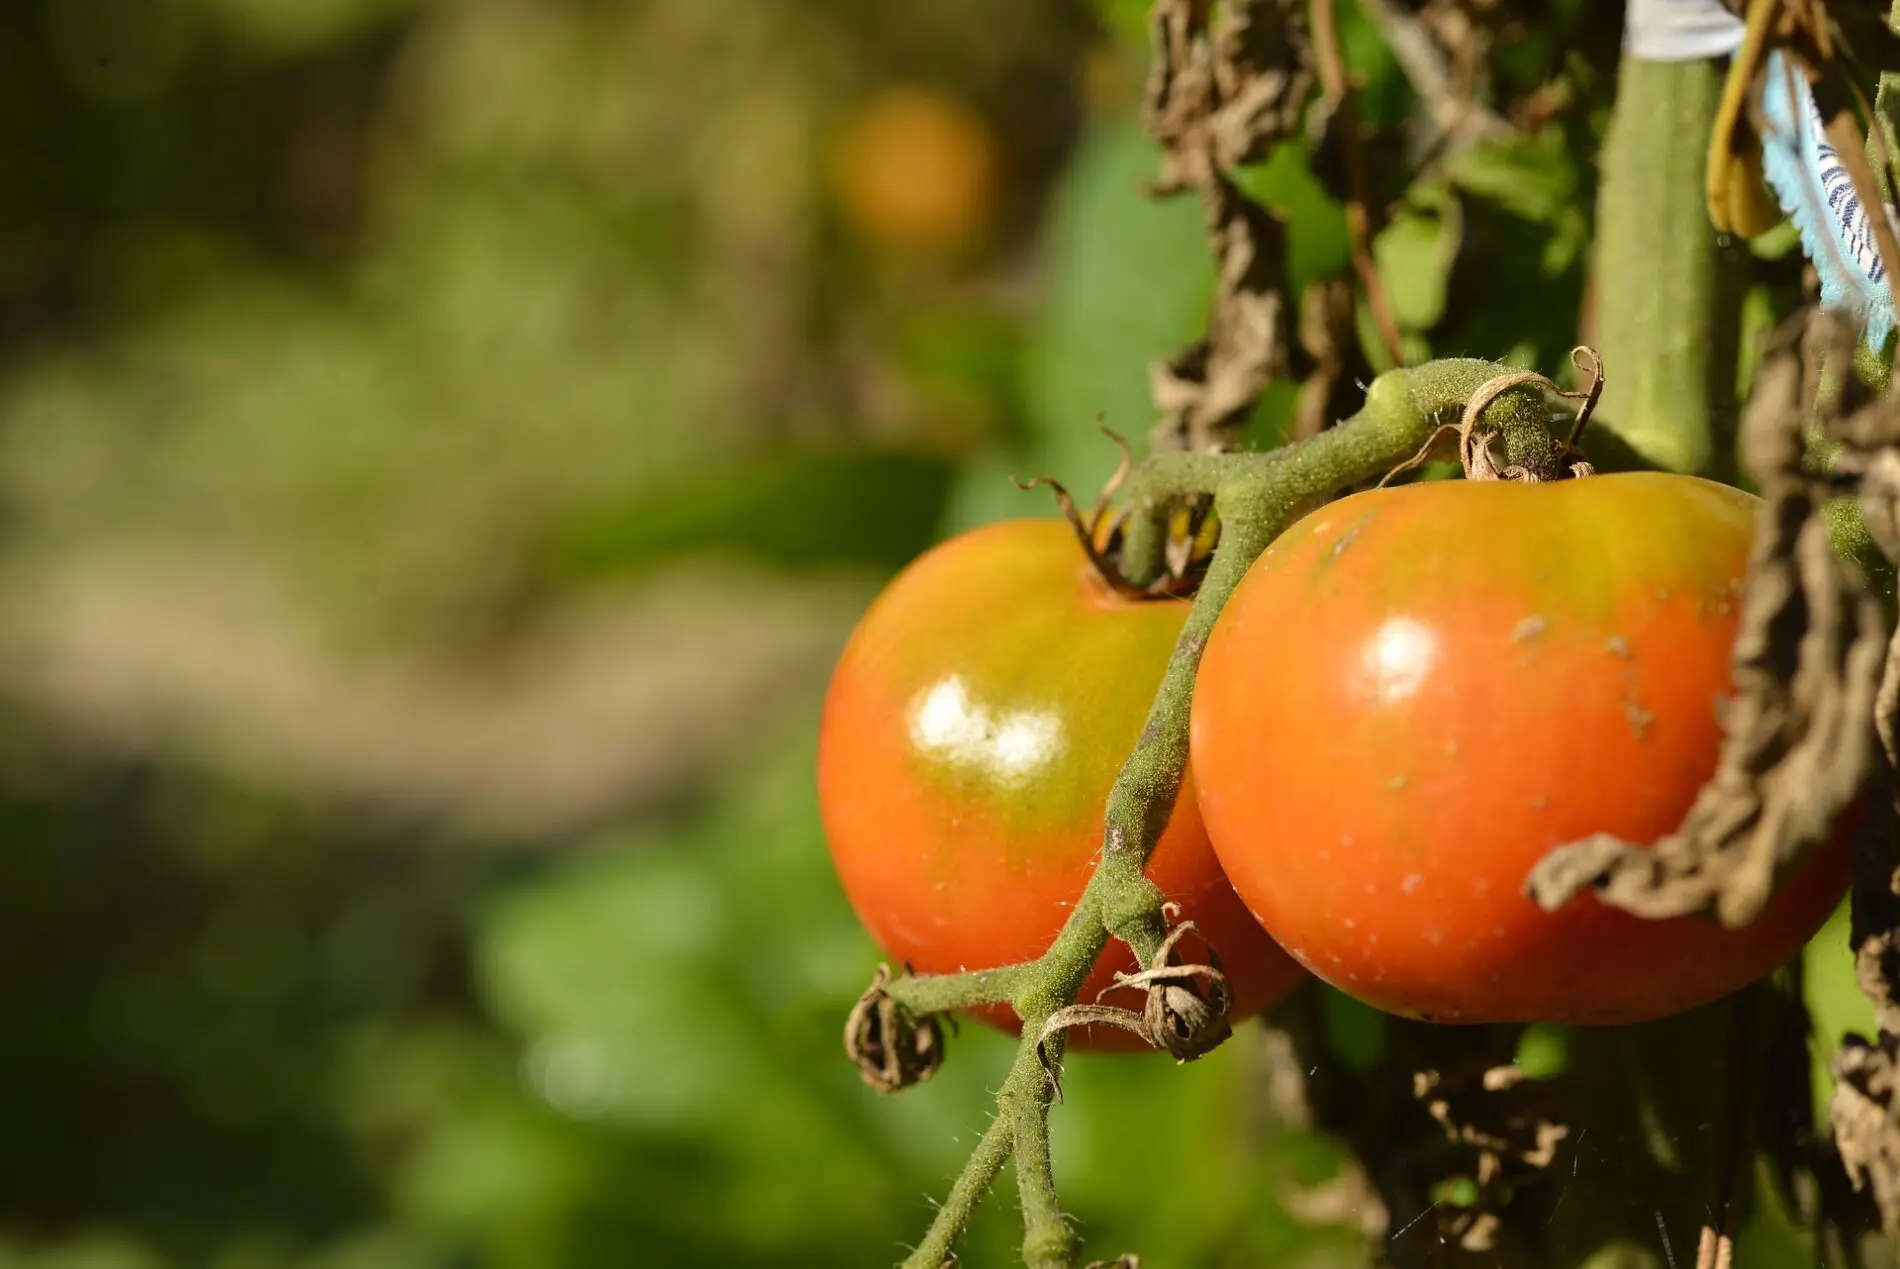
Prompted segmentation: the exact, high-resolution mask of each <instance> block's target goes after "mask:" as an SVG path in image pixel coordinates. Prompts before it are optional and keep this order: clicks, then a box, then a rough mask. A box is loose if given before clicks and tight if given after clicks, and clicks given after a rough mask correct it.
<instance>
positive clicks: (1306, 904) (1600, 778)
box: [1191, 473, 1849, 1023]
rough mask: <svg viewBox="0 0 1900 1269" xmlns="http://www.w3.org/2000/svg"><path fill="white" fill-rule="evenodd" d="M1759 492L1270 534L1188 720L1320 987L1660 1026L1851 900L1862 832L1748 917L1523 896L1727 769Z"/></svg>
mask: <svg viewBox="0 0 1900 1269" xmlns="http://www.w3.org/2000/svg"><path fill="white" fill-rule="evenodd" d="M1754 506H1755V500H1754V499H1753V498H1752V497H1750V496H1749V495H1747V494H1744V493H1740V492H1737V491H1736V490H1733V489H1730V488H1727V487H1725V486H1720V485H1715V484H1712V483H1709V482H1707V481H1703V480H1698V479H1694V478H1691V477H1683V476H1673V475H1665V474H1658V473H1635V474H1628V475H1611V476H1596V477H1590V478H1586V479H1582V480H1569V481H1563V482H1560V483H1556V484H1548V485H1535V484H1518V483H1513V482H1473V481H1455V482H1433V483H1425V484H1418V485H1411V486H1406V487H1400V488H1393V489H1382V490H1375V491H1372V492H1368V493H1361V494H1358V495H1355V496H1352V497H1349V498H1345V499H1342V500H1340V501H1338V502H1335V503H1333V504H1331V505H1329V506H1326V507H1323V508H1321V509H1320V510H1319V511H1317V512H1314V513H1313V514H1311V515H1309V516H1308V517H1307V518H1305V519H1304V520H1303V521H1301V522H1300V523H1298V524H1297V525H1295V526H1294V527H1293V528H1292V529H1290V530H1289V531H1288V532H1287V533H1286V534H1285V535H1283V536H1282V537H1281V538H1279V539H1278V540H1277V541H1275V542H1274V543H1273V544H1272V545H1271V546H1270V547H1269V548H1268V549H1267V550H1266V552H1265V553H1264V554H1263V555H1262V556H1261V557H1260V558H1259V560H1258V561H1256V562H1255V564H1254V565H1253V567H1252V569H1251V570H1250V571H1249V573H1248V575H1247V576H1246V578H1245V579H1244V580H1243V581H1242V582H1241V584H1240V586H1239V588H1238V589H1237V590H1236V591H1235V593H1234V596H1233V598H1232V599H1231V600H1230V601H1229V603H1228V605H1227V607H1226V609H1225V610H1224V611H1223V613H1222V615H1221V618H1220V620H1219V622H1218V623H1216V625H1215V627H1214V633H1213V635H1212V638H1211V640H1210V642H1209V644H1208V648H1207V652H1206V656H1205V659H1204V660H1203V662H1202V666H1201V673H1200V677H1199V681H1198V684H1197V688H1196V692H1195V699H1194V706H1193V721H1192V750H1191V752H1192V761H1193V764H1194V768H1195V771H1196V774H1197V787H1198V789H1199V796H1200V803H1201V811H1202V814H1203V816H1204V817H1205V819H1206V823H1207V826H1208V830H1209V832H1210V834H1211V836H1212V839H1213V841H1214V844H1215V847H1216V850H1217V851H1218V853H1219V856H1220V859H1221V861H1222V863H1223V864H1224V865H1225V867H1226V870H1227V873H1228V875H1229V876H1230V877H1231V878H1232V879H1233V884H1234V886H1235V887H1236V888H1237V889H1238V890H1239V892H1240V894H1241V895H1242V897H1243V898H1245V900H1246V901H1247V904H1248V906H1249V907H1250V908H1251V909H1252V910H1253V912H1254V913H1255V915H1256V916H1257V917H1258V918H1259V919H1260V921H1261V922H1262V923H1263V924H1264V925H1265V926H1266V928H1267V929H1268V930H1269V931H1271V932H1272V933H1273V934H1274V935H1275V937H1276V938H1278V939H1279V940H1280V942H1281V943H1282V944H1283V945H1284V946H1285V947H1286V948H1287V949H1288V950H1289V951H1290V952H1291V953H1292V954H1293V955H1294V956H1295V957H1296V958H1297V959H1298V960H1299V961H1300V962H1301V963H1303V964H1304V965H1305V966H1306V967H1307V968H1308V969H1310V970H1311V971H1313V972H1314V973H1315V974H1317V975H1318V976H1319V977H1321V978H1323V979H1325V980H1327V981H1328V982H1331V983H1333V984H1335V985H1336V986H1338V987H1340V988H1342V989H1343V990H1345V991H1347V992H1349V993H1350V994H1352V995H1354V996H1357V997H1359V998H1360V999H1362V1000H1364V1001H1366V1002H1368V1003H1370V1004H1373V1005H1376V1006H1378V1007H1380V1008H1383V1009H1386V1010H1389V1011H1391V1012H1394V1013H1400V1014H1406V1015H1410V1016H1415V1017H1421V1018H1430V1019H1439V1020H1447V1021H1516V1020H1543V1021H1558V1022H1589V1023H1609V1022H1631V1021H1637V1020H1642V1019H1648V1018H1654V1017H1659V1016H1662V1015H1666V1014H1669V1013H1673V1012H1676V1011H1678V1010H1681V1009H1684V1008H1687V1007H1690V1006H1692V1005H1696V1004H1699V1003H1703V1002H1706V1001H1709V1000H1712V999H1714V998H1716V997H1718V996H1721V995H1724V994H1726V993H1727V992H1730V991H1732V990H1735V989H1737V988H1739V987H1741V986H1743V985H1745V984H1746V983H1748V982H1750V981H1752V980H1754V979H1755V978H1757V977H1760V976H1761V975H1763V974H1765V973H1767V972H1769V971H1770V970H1772V969H1774V968H1775V967H1776V966H1777V965H1779V964H1780V963H1781V962H1782V961H1784V960H1785V959H1786V958H1787V957H1789V956H1790V955H1792V954H1793V953H1794V952H1795V951H1796V950H1797V949H1799V948H1800V947H1801V946H1802V944H1803V943H1804V942H1805V941H1806V940H1807V939H1808V938H1809V937H1810V936H1811V935H1812V934H1813V933H1814V932H1815V930H1816V929H1818V928H1819V926H1820V925H1821V923H1822V921H1823V920H1825V918H1826V917H1827V915H1828V913H1829V912H1830V911H1831V910H1832V909H1833V907H1834V905H1835V904H1836V902H1837V901H1838V900H1839V899H1840V897H1841V895H1842V893H1843V892H1844V891H1845V890H1846V888H1847V884H1848V863H1849V860H1848V853H1849V852H1848V848H1847V845H1846V842H1845V837H1846V834H1844V833H1837V835H1836V840H1835V841H1834V842H1833V844H1831V845H1830V846H1828V847H1825V848H1824V849H1822V850H1821V851H1819V852H1817V853H1816V854H1815V856H1814V857H1812V858H1811V859H1810V860H1809V861H1807V862H1806V863H1804V864H1803V865H1801V866H1800V869H1799V871H1797V873H1796V874H1795V875H1794V876H1793V877H1791V878H1790V879H1789V880H1788V881H1787V883H1786V884H1784V885H1783V886H1782V888H1781V889H1780V890H1779V891H1778V892H1777V893H1776V894H1775V896H1774V898H1773V900H1772V901H1771V903H1770V905H1769V907H1768V908H1767V910H1766V911H1765V912H1764V913H1763V914H1762V915H1761V916H1760V917H1759V919H1757V920H1756V921H1755V922H1754V923H1753V924H1751V925H1749V926H1747V927H1745V928H1741V929H1736V930H1727V929H1723V928H1721V927H1720V926H1718V925H1717V924H1716V923H1715V922H1714V921H1713V920H1708V919H1702V918H1693V917H1683V918H1676V919H1670V920H1644V919H1640V918H1638V917H1635V916H1631V915H1628V914H1626V913H1623V912H1620V911H1616V910H1612V909H1610V908H1608V907H1606V906H1603V905H1601V904H1599V903H1598V902H1597V901H1596V900H1595V899H1594V898H1592V897H1589V896H1584V897H1580V898H1577V899H1574V900H1572V901H1571V902H1570V903H1568V904H1567V905H1565V906H1564V907H1562V908H1561V909H1559V910H1558V911H1556V912H1554V913H1547V912H1545V911H1543V910H1542V909H1540V908H1539V907H1538V906H1537V905H1536V904H1535V903H1533V902H1532V901H1531V900H1530V899H1529V898H1527V897H1526V896H1525V895H1524V894H1523V892H1522V886H1523V882H1524V878H1525V876H1526V874H1527V873H1528V872H1529V871H1530V870H1531V868H1532V866H1533V865H1534V864H1535V863H1536V862H1537V861H1538V859H1539V858H1541V857H1542V856H1543V855H1544V854H1545V853H1546V852H1547V851H1549V850H1550V849H1552V848H1553V847H1556V846H1558V845H1561V844H1563V843H1566V842H1570V841H1573V840H1578V839H1581V838H1584V837H1588V836H1590V835H1592V834H1597V833H1610V834H1614V835H1615V836H1618V837H1621V838H1623V839H1625V840H1627V841H1630V842H1636V843H1649V842H1653V841H1655V840H1656V839H1657V838H1659V837H1662V836H1663V835H1665V834H1667V833H1670V832H1672V831H1674V829H1675V828H1676V826H1677V825H1678V823H1680V822H1681V820H1682V817H1683V814H1684V812H1685V811H1687V809H1688V807H1689V805H1690V803H1691V802H1692V801H1693V799H1694V797H1695V795H1696V792H1697V790H1698V789H1699V788H1700V786H1701V784H1702V783H1703V781H1704V780H1706V779H1707V778H1708V777H1709V776H1710V775H1711V774H1712V773H1713V771H1714V769H1715V765H1716V757H1717V749H1718V745H1719V743H1720V739H1721V731H1720V725H1719V722H1718V719H1717V714H1716V704H1717V702H1718V699H1719V698H1721V697H1722V696H1723V695H1724V694H1725V693H1727V692H1728V691H1729V689H1730V674H1729V654H1730V645H1731V643H1732V642H1733V640H1734V637H1735V631H1736V625H1737V607H1738V601H1739V596H1740V594H1741V585H1742V578H1743V574H1744V572H1745V571H1746V568H1747V563H1748V555H1749V545H1750V540H1751V530H1752V524H1753V516H1754Z"/></svg>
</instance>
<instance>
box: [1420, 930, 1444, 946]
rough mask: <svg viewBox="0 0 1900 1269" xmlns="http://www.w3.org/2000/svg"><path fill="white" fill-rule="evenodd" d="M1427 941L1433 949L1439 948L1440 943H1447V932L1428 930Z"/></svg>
mask: <svg viewBox="0 0 1900 1269" xmlns="http://www.w3.org/2000/svg"><path fill="white" fill-rule="evenodd" d="M1425 941H1426V942H1427V943H1430V944H1431V945H1432V946H1433V947H1437V946H1438V945H1439V944H1440V943H1443V942H1444V941H1445V932H1444V931H1443V930H1427V931H1425Z"/></svg>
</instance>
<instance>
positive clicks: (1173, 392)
mask: <svg viewBox="0 0 1900 1269" xmlns="http://www.w3.org/2000/svg"><path fill="white" fill-rule="evenodd" d="M1216 9H1218V12H1216V11H1215V10H1216ZM1149 21H1150V29H1151V32H1152V35H1153V40H1154V49H1155V52H1154V63H1153V67H1152V69H1151V71H1150V75H1149V80H1148V89H1147V98H1146V100H1145V102H1144V104H1143V112H1142V120H1143V123H1144V125H1145V126H1146V128H1147V130H1148V135H1149V136H1151V137H1153V138H1154V140H1155V141H1156V142H1157V143H1158V144H1160V145H1161V147H1162V149H1163V156H1162V163H1161V176H1160V178H1159V179H1158V180H1157V181H1156V182H1155V184H1154V186H1153V192H1155V193H1157V194H1161V195H1167V194H1173V193H1178V192H1182V191H1186V190H1193V191H1195V192H1196V193H1198V194H1199V195H1200V197H1201V202H1202V206H1203V208H1204V210H1205V213H1206V219H1207V232H1208V240H1209V243H1210V245H1211V247H1212V249H1213V252H1214V257H1215V261H1216V264H1217V267H1218V274H1219V284H1218V287H1217V290H1216V293H1215V297H1214V306H1213V311H1212V313H1211V314H1210V315H1209V319H1208V329H1207V334H1206V336H1205V337H1204V338H1202V339H1200V340H1197V341H1196V342H1195V343H1193V344H1191V345H1189V346H1188V347H1187V348H1185V349H1183V350H1181V351H1180V352H1179V353H1177V354H1175V355H1174V356H1173V357H1171V358H1169V359H1167V360H1166V361H1163V362H1158V363H1156V364H1155V365H1154V366H1153V367H1151V368H1150V372H1149V381H1150V385H1151V391H1152V393H1153V395H1154V399H1155V404H1156V406H1157V407H1159V409H1160V410H1161V412H1162V416H1163V417H1162V420H1161V422H1159V423H1158V424H1157V425H1156V426H1155V428H1154V431H1153V434H1152V438H1151V439H1152V443H1153V445H1154V447H1155V448H1156V449H1193V450H1217V449H1230V448H1232V447H1233V444H1234V442H1235V440H1236V439H1237V438H1238V434H1239V430H1240V427H1241V425H1242V424H1243V423H1244V422H1245V420H1246V417H1247V414H1248V413H1249V412H1250V411H1251V410H1252V409H1253V406H1254V403H1255V402H1256V401H1258V400H1259V397H1260V392H1261V390H1262V389H1263V388H1265V387H1266V385H1267V383H1268V382H1270V381H1271V380H1272V378H1273V377H1274V376H1275V375H1279V374H1284V373H1286V366H1287V358H1288V343H1289V337H1290V330H1289V327H1290V325H1291V321H1290V319H1289V315H1288V312H1287V309H1288V304H1287V299H1286V278H1285V259H1286V242H1285V232H1286V231H1285V227H1284V226H1283V225H1281V223H1280V222H1279V221H1278V220H1277V219H1276V218H1275V217H1273V216H1272V215H1271V214H1270V213H1268V212H1267V211H1266V209H1264V208H1263V207H1261V206H1260V205H1259V204H1258V203H1255V202H1253V201H1252V200H1251V199H1249V198H1247V197H1246V195H1244V194H1242V193H1241V192H1240V190H1239V189H1238V188H1237V187H1236V186H1235V185H1234V184H1233V182H1232V181H1230V180H1228V179H1227V177H1226V175H1225V174H1224V173H1225V172H1226V171H1227V170H1228V169H1231V168H1233V167H1234V166H1236V165H1238V164H1241V163H1247V162H1252V161H1255V160H1257V159H1259V158H1262V157H1264V156H1265V154H1266V152H1267V151H1268V150H1269V149H1270V148H1271V147H1272V146H1273V145H1274V144H1275V143H1276V142H1278V141H1280V140H1283V139H1285V138H1287V137H1290V136H1292V135H1294V133H1295V132H1296V131H1297V130H1298V128H1299V125H1300V119H1301V116H1302V114H1303V112H1304V110H1305V107H1306V101H1307V98H1308V96H1309V95H1310V94H1311V91H1312V86H1313V76H1312V72H1311V69H1310V65H1311V61H1310V57H1309V56H1308V48H1307V43H1308V42H1307V34H1306V21H1305V16H1304V8H1303V6H1302V5H1301V4H1299V3H1297V0H1221V3H1219V4H1218V6H1215V5H1212V4H1210V3H1208V2H1207V0H1160V3H1158V4H1156V5H1155V7H1154V10H1153V13H1152V15H1151V17H1150V20H1149Z"/></svg>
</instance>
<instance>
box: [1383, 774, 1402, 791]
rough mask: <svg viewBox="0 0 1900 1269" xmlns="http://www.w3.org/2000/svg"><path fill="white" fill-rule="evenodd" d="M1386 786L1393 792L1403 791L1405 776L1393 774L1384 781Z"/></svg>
mask: <svg viewBox="0 0 1900 1269" xmlns="http://www.w3.org/2000/svg"><path fill="white" fill-rule="evenodd" d="M1386 787H1387V788H1389V789H1391V790H1392V791H1393V792H1395V793H1397V792H1401V791H1403V790H1404V788H1405V777H1404V776H1393V777H1392V778H1391V779H1390V780H1388V781H1386Z"/></svg>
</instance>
